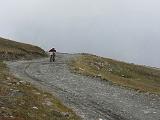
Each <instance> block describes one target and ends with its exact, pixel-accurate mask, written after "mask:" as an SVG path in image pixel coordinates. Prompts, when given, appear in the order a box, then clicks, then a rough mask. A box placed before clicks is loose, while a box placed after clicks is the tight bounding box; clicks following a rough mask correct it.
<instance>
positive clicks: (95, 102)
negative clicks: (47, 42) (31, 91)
mask: <svg viewBox="0 0 160 120" xmlns="http://www.w3.org/2000/svg"><path fill="white" fill-rule="evenodd" d="M76 56H77V55H70V54H58V55H57V58H56V62H55V63H49V62H48V61H49V60H48V59H40V60H33V61H18V62H8V66H9V67H10V70H11V72H12V73H14V74H15V75H16V76H17V77H19V78H23V79H25V80H27V81H30V82H32V83H33V84H35V85H37V86H39V87H41V88H42V89H44V90H47V91H49V92H51V93H53V94H56V95H57V97H58V98H59V99H61V100H62V101H63V102H64V103H65V104H66V105H68V106H70V107H72V108H73V109H74V110H75V111H76V112H77V113H78V114H79V115H80V116H81V117H82V118H83V119H84V120H99V119H100V118H101V119H102V120H160V97H159V96H158V95H149V94H143V93H138V92H136V91H133V90H126V89H124V88H122V87H119V86H113V85H111V84H110V83H109V82H107V81H103V80H100V79H98V78H91V77H85V76H81V75H76V74H73V73H71V72H70V71H69V68H68V66H67V62H68V60H70V58H72V57H76Z"/></svg>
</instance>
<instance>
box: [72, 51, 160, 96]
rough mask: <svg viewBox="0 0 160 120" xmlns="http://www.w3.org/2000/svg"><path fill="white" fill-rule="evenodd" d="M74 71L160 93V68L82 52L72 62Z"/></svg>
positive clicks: (129, 86) (140, 89)
mask: <svg viewBox="0 0 160 120" xmlns="http://www.w3.org/2000/svg"><path fill="white" fill-rule="evenodd" d="M70 65H71V69H72V70H73V71H74V72H77V73H80V74H83V75H89V76H94V77H100V78H101V79H103V80H108V81H111V82H112V83H113V84H117V85H121V86H125V87H128V88H133V89H136V90H139V91H144V92H151V93H158V94H159V93H160V70H158V69H154V68H150V67H145V66H141V65H134V64H129V63H125V62H120V61H116V60H113V59H109V58H103V57H98V56H95V55H90V54H81V55H80V56H79V57H77V58H75V59H73V60H72V62H71V63H70Z"/></svg>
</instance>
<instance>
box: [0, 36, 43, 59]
mask: <svg viewBox="0 0 160 120" xmlns="http://www.w3.org/2000/svg"><path fill="white" fill-rule="evenodd" d="M44 56H46V53H45V51H44V50H43V49H41V48H39V47H37V46H33V45H29V44H24V43H20V42H15V41H11V40H8V39H4V38H0V60H11V59H32V58H37V57H44Z"/></svg>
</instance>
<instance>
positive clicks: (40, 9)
mask: <svg viewBox="0 0 160 120" xmlns="http://www.w3.org/2000/svg"><path fill="white" fill-rule="evenodd" d="M159 4H160V1H159V0H120V1H119V0H25V1H24V0H14V1H10V0H5V1H4V0H1V1H0V26H1V27H0V37H5V38H9V39H13V40H17V41H20V42H25V43H31V44H35V45H39V46H40V47H42V48H44V49H45V50H49V49H50V48H51V47H55V48H56V49H57V50H58V51H60V52H67V53H77V52H80V53H81V52H84V53H92V54H96V55H100V56H104V57H108V58H114V59H117V60H122V61H127V62H130V63H136V64H145V65H150V66H156V67H160V62H159V61H160V55H159V51H160V47H159V44H160V34H159V32H160V14H159V11H160V7H159Z"/></svg>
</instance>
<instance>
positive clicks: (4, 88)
mask: <svg viewBox="0 0 160 120" xmlns="http://www.w3.org/2000/svg"><path fill="white" fill-rule="evenodd" d="M79 119H80V118H79V117H78V116H77V115H76V114H75V113H74V112H73V111H72V110H71V109H69V108H67V107H66V106H64V105H63V104H62V103H61V102H60V101H59V100H58V99H57V98H55V97H54V96H52V95H51V94H49V93H46V92H44V91H42V90H38V89H37V88H35V87H34V86H33V85H31V84H30V83H27V82H22V81H21V80H19V79H17V78H15V77H14V76H12V75H10V74H9V72H8V69H7V67H6V65H5V64H4V63H3V62H0V120H79Z"/></svg>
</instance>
